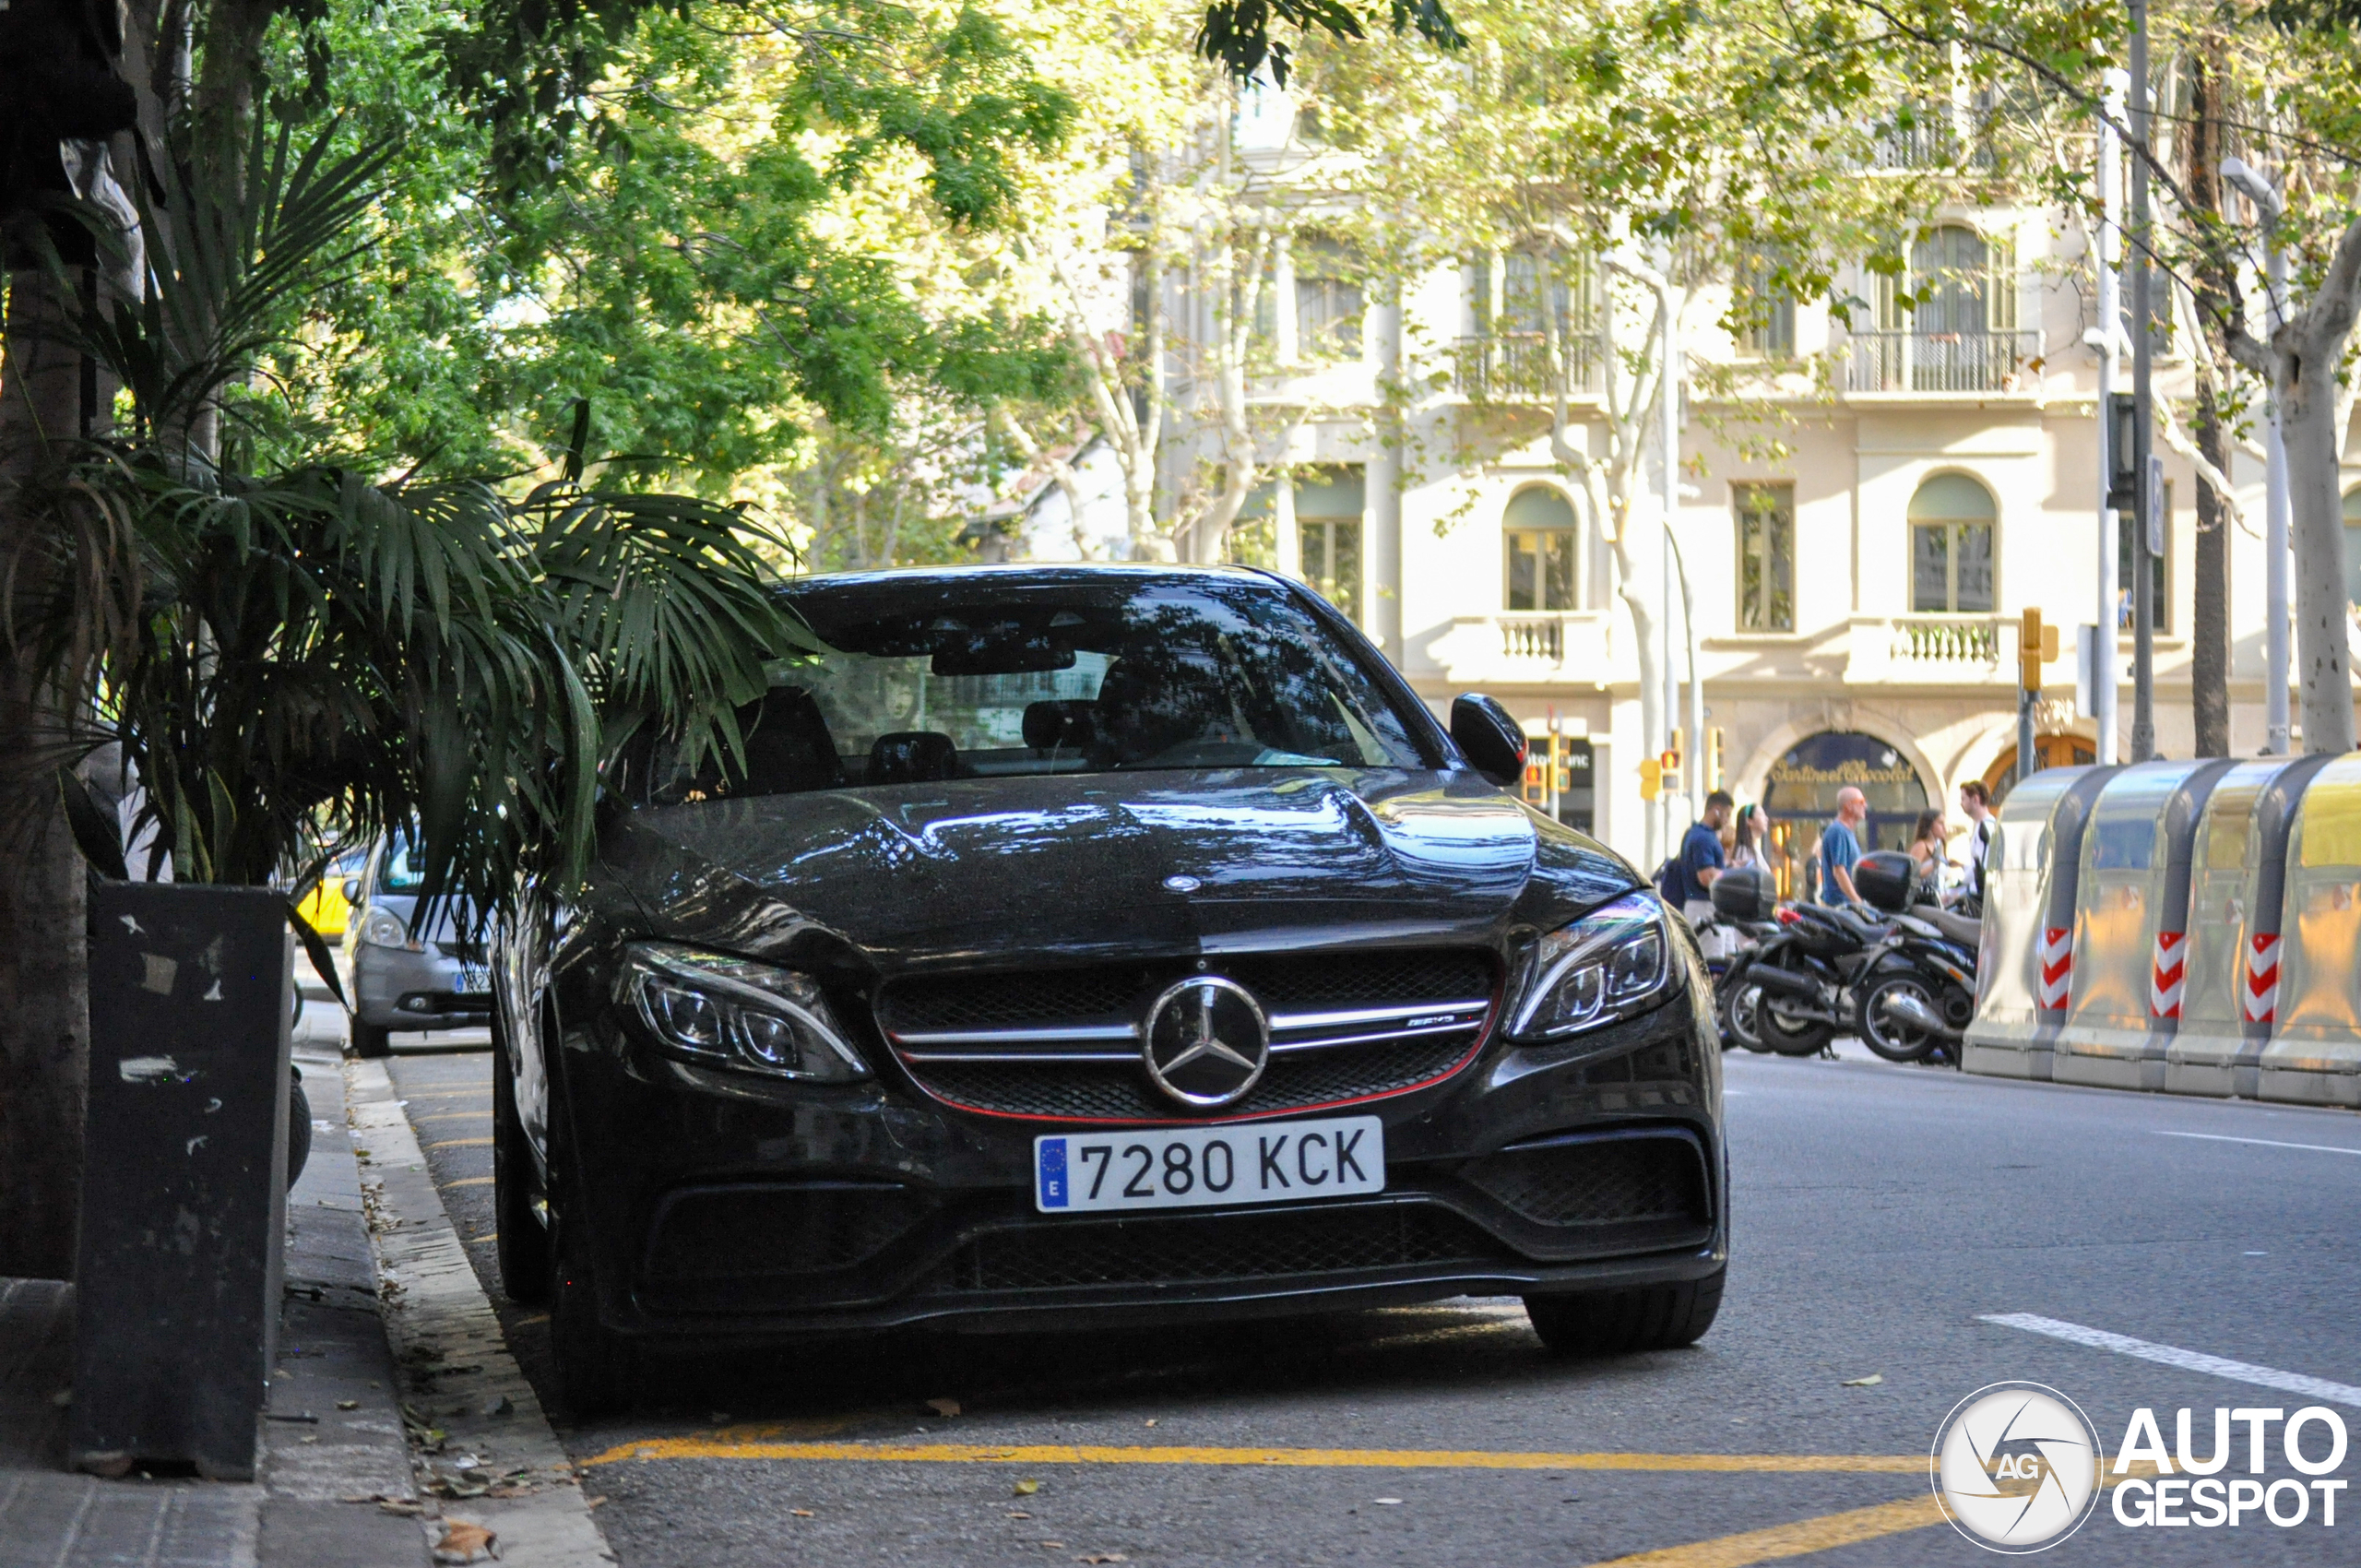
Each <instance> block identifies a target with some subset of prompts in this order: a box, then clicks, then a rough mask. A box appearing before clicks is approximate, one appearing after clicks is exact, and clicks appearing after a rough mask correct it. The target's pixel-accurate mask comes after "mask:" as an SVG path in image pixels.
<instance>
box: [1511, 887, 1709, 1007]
mask: <svg viewBox="0 0 2361 1568" xmlns="http://www.w3.org/2000/svg"><path fill="white" fill-rule="evenodd" d="M1664 921H1665V913H1664V905H1663V904H1662V903H1660V902H1659V901H1657V900H1656V899H1655V898H1654V897H1650V896H1649V895H1647V894H1645V893H1627V894H1625V895H1624V896H1623V897H1620V898H1618V899H1616V900H1615V901H1614V902H1613V903H1610V904H1604V905H1601V906H1600V907H1599V908H1597V909H1593V910H1592V911H1591V912H1590V913H1589V914H1587V915H1584V917H1583V918H1582V919H1580V920H1578V921H1575V922H1574V923H1573V924H1572V925H1570V926H1566V927H1564V928H1563V929H1561V930H1558V931H1553V932H1550V933H1549V934H1548V935H1547V936H1545V937H1543V938H1542V939H1541V942H1540V944H1539V945H1538V946H1537V947H1536V949H1535V950H1534V955H1533V963H1532V966H1531V967H1530V968H1527V969H1526V970H1525V973H1526V975H1527V977H1528V979H1527V980H1526V983H1525V989H1524V992H1523V993H1522V995H1521V996H1520V997H1519V999H1518V1002H1517V1006H1516V1011H1515V1013H1514V1014H1513V1016H1511V1018H1510V1020H1509V1034H1510V1036H1511V1037H1512V1038H1513V1039H1524V1040H1540V1039H1563V1038H1564V1037H1566V1036H1567V1035H1571V1034H1575V1033H1579V1032H1580V1031H1582V1030H1584V1029H1586V1028H1592V1027H1593V1026H1595V1025H1597V1024H1603V1023H1607V1022H1608V1021H1609V1020H1611V1019H1615V1018H1628V1017H1630V1016H1631V1015H1632V1014H1634V1013H1639V1012H1643V1011H1645V1010H1646V1009H1647V1008H1649V1007H1652V1006H1654V1005H1655V1004H1656V1003H1658V1002H1660V1001H1662V1000H1663V999H1664V998H1665V997H1666V996H1667V995H1668V994H1670V993H1671V992H1672V989H1673V987H1674V985H1675V984H1676V983H1678V982H1677V980H1676V978H1675V977H1676V976H1677V975H1678V974H1679V971H1678V970H1677V969H1676V968H1674V967H1673V961H1672V938H1671V933H1670V932H1667V931H1666V930H1665V923H1664Z"/></svg>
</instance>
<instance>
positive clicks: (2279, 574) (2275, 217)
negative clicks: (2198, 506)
mask: <svg viewBox="0 0 2361 1568" xmlns="http://www.w3.org/2000/svg"><path fill="white" fill-rule="evenodd" d="M2222 178H2224V179H2225V180H2227V181H2228V182H2229V183H2230V184H2232V185H2233V186H2235V187H2236V189H2237V190H2238V191H2239V192H2240V193H2241V194H2243V195H2244V196H2246V198H2247V199H2248V201H2250V202H2252V203H2254V209H2255V217H2256V219H2257V220H2258V221H2260V223H2261V225H2262V257H2263V260H2262V265H2263V273H2264V276H2265V277H2266V278H2267V279H2269V280H2270V290H2271V334H2272V336H2273V337H2276V336H2277V335H2278V332H2279V328H2280V327H2281V325H2282V324H2284V322H2285V321H2286V319H2287V254H2286V252H2284V251H2283V250H2281V249H2280V248H2279V220H2280V218H2281V216H2282V214H2283V213H2284V210H2285V208H2284V206H2283V204H2282V203H2281V201H2280V199H2279V193H2278V192H2277V191H2275V190H2273V189H2272V185H2271V181H2270V180H2269V179H2267V178H2266V177H2265V176H2264V175H2263V173H2262V172H2261V171H2260V170H2259V169H2256V168H2254V167H2253V166H2251V165H2249V164H2248V163H2247V162H2246V161H2244V160H2241V159H2236V158H2225V159H2224V160H2222ZM2270 408H2271V419H2270V424H2269V428H2268V429H2267V430H2266V431H2265V433H2264V436H2263V441H2264V445H2263V456H2264V458H2265V460H2266V462H2267V463H2268V464H2269V470H2268V479H2267V481H2266V484H2265V487H2264V495H2265V497H2266V499H2265V501H2264V504H2263V514H2262V517H2263V521H2262V557H2263V568H2262V581H2263V624H2262V654H2263V657H2262V663H2263V671H2262V716H2263V717H2262V723H2263V742H2262V754H2263V755H2265V756H2285V755H2286V754H2288V753H2289V752H2290V751H2292V750H2293V749H2294V745H2293V741H2292V738H2291V736H2290V735H2289V732H2288V731H2289V725H2288V722H2287V591H2288V582H2287V575H2288V567H2289V562H2288V559H2287V448H2286V446H2285V445H2284V443H2283V442H2282V440H2281V438H2280V433H2279V395H2278V389H2277V388H2276V387H2273V388H2272V393H2271V399H2270Z"/></svg>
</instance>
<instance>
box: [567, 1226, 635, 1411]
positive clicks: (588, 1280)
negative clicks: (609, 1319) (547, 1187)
mask: <svg viewBox="0 0 2361 1568" xmlns="http://www.w3.org/2000/svg"><path fill="white" fill-rule="evenodd" d="M575 1212H576V1214H577V1215H578V1214H579V1213H580V1211H579V1210H578V1209H577V1210H576V1211H575ZM555 1218H556V1220H557V1234H556V1237H555V1242H556V1244H555V1246H554V1247H553V1248H552V1266H551V1269H550V1291H549V1306H550V1359H551V1360H552V1361H553V1362H554V1363H555V1370H556V1372H557V1396H558V1398H557V1402H558V1408H560V1409H562V1410H564V1412H565V1414H566V1416H567V1418H568V1419H569V1420H576V1421H586V1420H594V1419H595V1418H597V1417H599V1416H611V1415H617V1414H620V1413H622V1412H623V1411H626V1410H629V1409H630V1408H631V1407H632V1403H633V1401H634V1400H635V1399H636V1398H637V1397H638V1394H639V1356H638V1351H637V1347H635V1346H634V1345H633V1344H632V1343H631V1341H630V1340H628V1339H625V1338H624V1337H623V1336H622V1335H619V1334H617V1333H616V1332H615V1331H614V1330H612V1329H611V1328H609V1327H608V1326H607V1325H606V1324H604V1323H602V1322H600V1321H599V1291H598V1286H597V1283H596V1277H595V1275H594V1273H593V1268H592V1265H591V1262H590V1255H589V1254H590V1249H589V1247H588V1246H587V1245H586V1244H585V1241H584V1238H583V1236H582V1228H581V1225H580V1223H579V1222H578V1220H577V1221H576V1222H575V1224H572V1225H569V1224H568V1223H567V1222H566V1218H565V1211H564V1209H560V1210H558V1211H557V1214H556V1217H555Z"/></svg>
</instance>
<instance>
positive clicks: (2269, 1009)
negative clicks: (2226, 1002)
mask: <svg viewBox="0 0 2361 1568" xmlns="http://www.w3.org/2000/svg"><path fill="white" fill-rule="evenodd" d="M2244 989H2245V996H2244V1003H2245V1007H2246V1016H2247V1022H2248V1023H2249V1024H2268V1023H2271V1022H2272V1021H2273V1020H2275V1019H2276V1018H2277V1017H2278V1016H2279V938H2278V937H2277V936H2276V935H2271V936H2253V937H2249V938H2248V940H2247V972H2246V984H2245V988H2244Z"/></svg>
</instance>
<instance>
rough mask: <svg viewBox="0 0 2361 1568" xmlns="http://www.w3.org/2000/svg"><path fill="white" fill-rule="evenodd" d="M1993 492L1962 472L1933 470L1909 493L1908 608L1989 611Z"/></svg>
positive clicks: (1933, 611)
mask: <svg viewBox="0 0 2361 1568" xmlns="http://www.w3.org/2000/svg"><path fill="white" fill-rule="evenodd" d="M1998 517H1999V511H1998V509H1997V508H1996V507H1995V506H1994V505H1993V504H1992V493H1991V492H1990V491H1988V490H1987V489H1985V488H1984V487H1983V486H1982V485H1980V484H1978V483H1976V482H1975V481H1974V480H1972V479H1970V478H1968V477H1967V476H1966V475H1965V474H1938V475H1936V476H1935V477H1934V478H1933V479H1930V480H1928V481H1927V482H1926V483H1924V484H1922V485H1920V486H1919V487H1918V493H1916V495H1913V496H1912V497H1911V498H1910V608H1911V609H1912V610H1913V611H1914V612H1917V613H1919V614H1922V615H1923V614H1930V613H1931V614H1945V613H1950V614H1989V613H1990V612H1991V609H1992V525H1993V523H1994V522H1995V521H1996V520H1997V519H1998Z"/></svg>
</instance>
